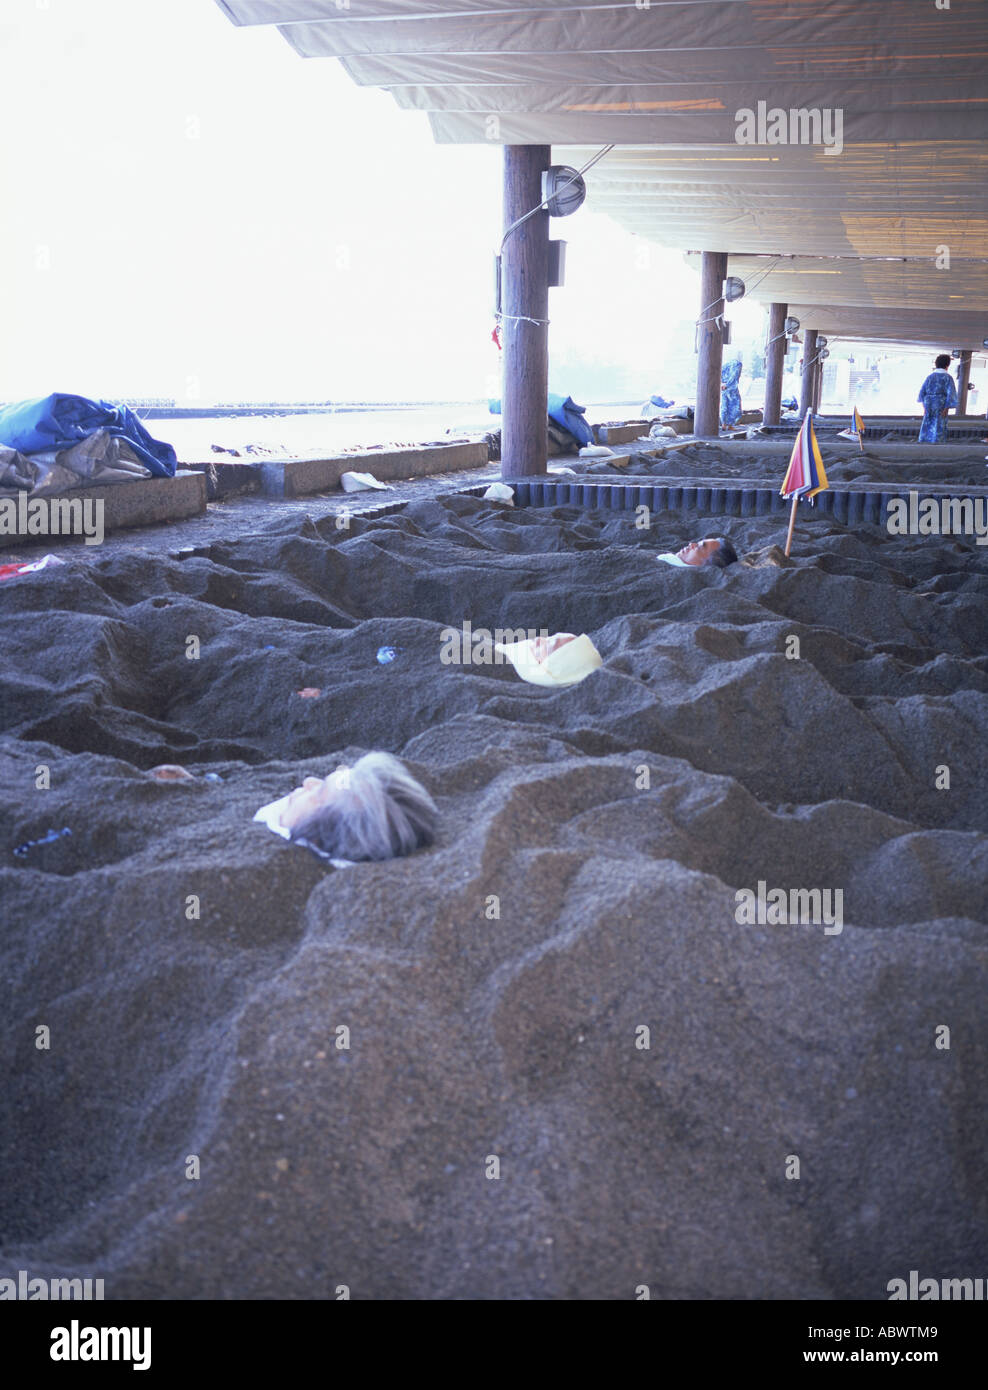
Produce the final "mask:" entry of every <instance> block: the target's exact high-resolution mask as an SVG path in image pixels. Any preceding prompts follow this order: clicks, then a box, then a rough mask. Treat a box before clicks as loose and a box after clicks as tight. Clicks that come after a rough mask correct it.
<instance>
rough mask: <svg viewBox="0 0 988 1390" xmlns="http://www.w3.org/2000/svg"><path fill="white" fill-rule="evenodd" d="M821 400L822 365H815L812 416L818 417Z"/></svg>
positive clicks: (820, 363)
mask: <svg viewBox="0 0 988 1390" xmlns="http://www.w3.org/2000/svg"><path fill="white" fill-rule="evenodd" d="M822 400H823V363H822V362H819V361H818V362H817V364H816V380H815V382H814V384H813V414H814V415H819V413H820V402H821V401H822Z"/></svg>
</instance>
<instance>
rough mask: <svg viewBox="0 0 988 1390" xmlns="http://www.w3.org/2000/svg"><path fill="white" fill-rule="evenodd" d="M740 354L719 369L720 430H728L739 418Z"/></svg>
mask: <svg viewBox="0 0 988 1390" xmlns="http://www.w3.org/2000/svg"><path fill="white" fill-rule="evenodd" d="M740 380H741V354H740V353H738V355H737V357H735V358H734V359H733V361H731V362H725V363H724V365H723V367H721V369H720V424H721V429H729V428H730V427H731V425H736V424H737V422H738V420H740V418H741V392H740V391H739V390H738V382H739V381H740Z"/></svg>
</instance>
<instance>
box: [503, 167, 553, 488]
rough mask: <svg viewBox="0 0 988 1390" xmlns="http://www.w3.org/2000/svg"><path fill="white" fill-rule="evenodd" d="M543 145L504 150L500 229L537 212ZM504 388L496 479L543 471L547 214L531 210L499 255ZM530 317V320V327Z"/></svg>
mask: <svg viewBox="0 0 988 1390" xmlns="http://www.w3.org/2000/svg"><path fill="white" fill-rule="evenodd" d="M551 157H552V151H551V149H550V147H549V146H548V145H505V147H504V229H505V231H507V229H508V228H509V227H510V226H511V224H512V223H513V222H516V221H517V220H518V218H519V217H523V216H524V215H525V213H526V212H530V211H531V209H532V208H535V207H538V204H539V201H540V199H541V197H542V172H543V170H544V169H548V167H549V165H550V163H551ZM501 312H502V314H503V315H504V318H503V320H502V341H503V343H504V386H503V390H502V400H501V477H502V478H521V477H525V476H527V475H529V474H533V473H544V472H545V471H546V461H547V458H548V452H549V439H548V433H547V429H546V424H547V410H548V392H549V329H548V323H547V320H548V318H549V214H548V213H547V212H537V213H536V214H535V216H534V217H530V218H529V219H528V221H527V222H523V223H522V225H521V226H520V227H519V228H518V229H517V231H514V232H512V233H511V235H510V236H509V237H508V239H507V241H506V242H505V244H504V250H503V251H502V253H501ZM530 319H534V320H535V322H529V320H530Z"/></svg>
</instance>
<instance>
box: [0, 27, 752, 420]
mask: <svg viewBox="0 0 988 1390" xmlns="http://www.w3.org/2000/svg"><path fill="white" fill-rule="evenodd" d="M0 81H2V92H3V105H4V125H5V128H6V133H7V134H6V139H5V141H4V144H3V147H2V149H0V180H2V187H3V190H4V196H3V205H4V206H3V217H2V230H0V239H2V246H0V295H2V301H0V309H2V333H0V343H2V346H0V399H7V400H16V399H19V398H22V397H26V396H32V395H45V394H47V393H48V392H49V391H53V390H57V391H69V392H76V393H79V394H82V395H91V396H107V397H111V398H112V397H115V396H125V395H128V396H135V395H158V396H167V397H175V399H176V400H178V401H179V403H185V402H189V401H192V400H195V399H196V393H197V392H198V398H199V399H201V400H203V401H210V400H271V399H288V400H324V399H336V400H354V399H357V400H392V399H401V400H415V399H432V400H457V399H477V398H480V397H484V396H486V395H488V394H492V392H493V389H494V386H495V382H494V381H492V373H493V372H496V352H495V349H494V348H493V347H492V345H491V342H490V331H491V328H492V326H493V317H492V297H493V272H492V256H493V251H494V248H495V247H496V245H497V242H498V240H499V237H500V216H501V154H500V150H499V149H497V148H494V147H485V146H437V145H435V144H434V143H433V140H432V135H431V132H430V129H429V125H428V121H427V118H426V116H425V115H424V114H421V113H419V112H410V111H401V110H399V108H398V107H397V106H396V105H395V103H394V102H393V101H392V99H391V98H390V97H389V96H387V95H386V94H385V93H383V92H379V91H376V90H368V89H363V88H359V87H357V86H355V85H354V84H353V82H352V81H351V80H350V78H349V77H348V76H347V75H346V74H345V73H344V72H343V70H342V68H341V67H340V66H339V65H338V64H337V63H336V62H334V61H332V60H323V59H316V60H308V61H306V60H303V59H301V58H299V57H298V56H297V55H296V54H295V53H294V52H293V51H292V50H291V49H290V48H289V46H288V45H287V44H286V43H285V42H284V40H283V39H282V38H281V37H280V35H279V34H278V33H277V32H276V31H275V30H269V29H237V28H235V27H234V26H233V25H231V24H230V23H229V21H228V20H227V19H226V18H225V17H224V16H223V14H222V13H221V11H220V10H219V8H218V7H217V6H216V5H215V4H214V3H213V0H2V5H0ZM553 235H555V236H561V237H564V238H565V239H566V240H567V241H568V242H569V249H568V253H567V281H568V283H567V285H566V287H565V288H563V289H557V290H553V291H552V292H551V302H550V315H551V318H552V327H551V329H550V343H551V356H552V373H551V382H550V386H551V389H553V390H558V391H562V392H563V393H572V394H573V395H574V396H576V398H577V399H583V400H593V399H596V400H607V399H615V398H616V397H617V398H621V399H623V398H629V399H631V398H635V397H638V398H639V399H642V398H644V397H645V396H647V395H649V394H651V393H652V392H657V391H664V392H665V393H666V394H667V395H669V394H671V393H673V392H678V393H679V394H680V398H681V396H682V391H683V384H682V383H683V382H685V381H688V380H689V379H690V378H691V376H692V374H693V371H694V358H693V353H692V330H691V328H689V326H688V325H689V323H690V322H691V321H692V320H693V319H694V318H695V316H696V314H697V311H698V309H699V307H700V306H699V300H698V293H699V291H698V279H697V277H696V275H695V274H694V273H693V272H691V271H689V270H687V269H686V267H685V266H684V263H683V260H682V258H681V256H680V255H679V254H678V253H677V252H673V251H663V250H659V249H658V248H655V247H651V248H649V250H648V253H647V263H646V264H644V265H643V264H642V254H641V253H642V249H643V247H644V245H645V244H644V243H643V242H641V241H639V240H636V239H634V238H632V237H630V236H628V235H626V234H625V233H624V232H622V231H621V230H620V229H619V228H617V227H616V226H615V224H614V223H612V222H610V221H609V220H608V219H607V218H604V217H603V216H600V215H595V214H594V212H593V210H592V205H591V204H590V203H589V202H588V203H587V204H586V205H585V206H584V207H583V208H582V209H581V210H580V211H579V212H578V213H576V214H575V215H574V216H573V217H570V218H567V219H561V220H557V221H554V222H553ZM732 316H733V318H734V319H735V324H736V326H735V341H736V342H737V341H738V340H739V336H744V334H745V331H746V329H747V331H752V330H754V331H758V326H759V325H760V323H761V321H762V310H761V309H760V308H759V307H758V306H756V305H754V304H748V303H744V304H739V305H736V306H734V308H733V310H732Z"/></svg>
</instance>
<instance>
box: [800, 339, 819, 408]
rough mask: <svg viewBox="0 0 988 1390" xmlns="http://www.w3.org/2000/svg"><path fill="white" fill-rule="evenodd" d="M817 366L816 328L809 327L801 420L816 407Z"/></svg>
mask: <svg viewBox="0 0 988 1390" xmlns="http://www.w3.org/2000/svg"><path fill="white" fill-rule="evenodd" d="M816 366H817V364H816V329H815V328H807V330H806V332H805V333H804V334H803V380H802V383H801V389H800V393H799V418H800V419H801V420H805V419H806V412H807V411H808V410H813V408H814V406H813V397H814V391H815V389H816Z"/></svg>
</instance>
